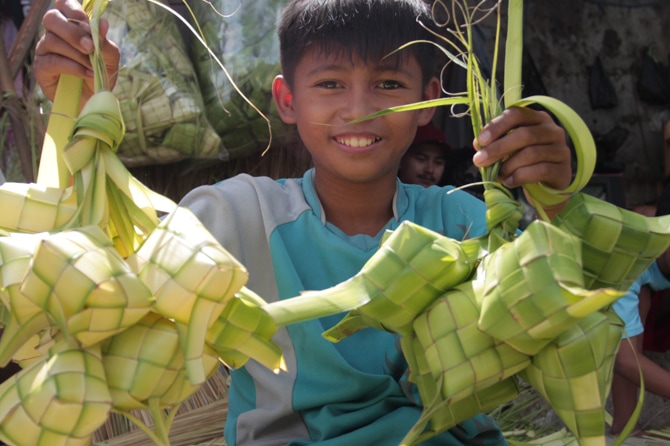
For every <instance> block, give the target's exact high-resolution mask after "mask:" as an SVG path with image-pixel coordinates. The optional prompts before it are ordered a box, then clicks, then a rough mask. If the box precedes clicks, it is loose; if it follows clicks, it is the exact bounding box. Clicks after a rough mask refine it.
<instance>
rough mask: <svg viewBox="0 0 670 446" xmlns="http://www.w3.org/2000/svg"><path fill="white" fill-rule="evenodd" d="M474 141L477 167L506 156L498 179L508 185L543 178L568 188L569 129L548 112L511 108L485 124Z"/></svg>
mask: <svg viewBox="0 0 670 446" xmlns="http://www.w3.org/2000/svg"><path fill="white" fill-rule="evenodd" d="M474 144H475V150H478V151H477V153H476V154H475V156H474V158H473V163H474V164H475V165H476V166H477V167H485V166H488V165H491V164H493V163H494V162H496V161H498V160H500V159H502V160H504V162H503V163H502V166H501V168H500V174H499V180H500V181H501V182H503V183H504V184H505V185H506V186H507V187H516V186H522V185H524V184H530V183H538V182H541V183H544V184H545V185H547V186H549V187H552V188H554V189H565V188H566V187H568V185H569V184H570V181H571V174H572V172H571V155H570V148H569V147H568V145H567V138H566V133H565V131H564V130H563V128H561V127H560V126H559V125H558V124H556V123H555V122H554V120H553V119H552V117H551V116H550V115H549V114H548V113H546V112H543V111H537V110H533V109H530V108H519V107H512V108H509V109H507V110H505V111H504V112H503V113H502V115H500V116H498V117H497V118H495V119H493V120H491V122H489V124H488V125H487V126H486V127H484V129H483V130H482V132H481V134H480V135H479V138H478V140H475V142H474ZM478 144H479V146H478Z"/></svg>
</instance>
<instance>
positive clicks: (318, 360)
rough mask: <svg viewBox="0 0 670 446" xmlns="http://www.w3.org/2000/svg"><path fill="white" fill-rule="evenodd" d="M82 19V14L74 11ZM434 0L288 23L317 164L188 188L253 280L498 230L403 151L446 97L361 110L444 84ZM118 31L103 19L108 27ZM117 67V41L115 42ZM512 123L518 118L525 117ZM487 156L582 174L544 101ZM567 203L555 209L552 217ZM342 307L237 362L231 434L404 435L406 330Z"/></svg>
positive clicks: (111, 52)
mask: <svg viewBox="0 0 670 446" xmlns="http://www.w3.org/2000/svg"><path fill="white" fill-rule="evenodd" d="M68 18H70V19H75V20H74V21H73V20H70V21H68V20H67V19H68ZM419 21H420V22H422V23H424V24H429V23H430V22H431V19H430V11H429V7H428V6H427V5H426V4H425V3H423V2H422V1H421V0H348V1H343V0H293V1H290V2H289V3H288V5H287V6H286V8H285V9H284V12H283V15H282V19H281V23H280V25H279V37H280V48H281V63H282V74H281V75H279V76H277V78H276V79H275V81H274V84H273V87H272V92H273V96H274V99H275V104H276V106H277V109H278V111H279V114H280V116H281V118H282V120H283V121H284V122H286V123H288V124H295V125H296V126H297V130H298V132H299V134H300V137H301V139H302V141H303V143H304V144H305V146H306V148H307V150H309V152H310V154H311V156H312V159H313V163H314V168H313V169H310V170H309V171H307V172H306V173H305V175H304V176H303V177H302V178H293V179H286V180H279V181H275V180H272V179H270V178H258V177H251V176H249V175H240V176H237V177H234V178H230V179H226V180H224V181H222V182H220V183H218V184H216V185H213V186H202V187H199V188H196V189H195V190H193V191H192V192H190V193H189V194H187V196H186V197H184V199H183V200H182V202H181V204H182V205H184V206H188V207H189V208H190V209H191V210H192V211H193V212H195V214H196V215H197V216H198V217H199V218H200V219H201V220H202V222H203V223H204V224H205V226H206V227H207V228H208V229H209V230H210V231H211V232H212V234H213V235H214V236H215V237H216V238H217V239H218V240H219V241H220V243H221V244H222V245H223V246H224V247H225V248H226V249H227V250H229V251H230V252H231V253H232V254H233V255H235V256H236V258H237V259H239V260H240V261H241V262H242V263H243V264H244V265H245V266H246V267H247V268H248V270H249V282H248V284H247V286H248V287H249V288H250V289H252V290H254V291H255V292H257V293H258V294H259V295H261V296H262V297H263V298H264V299H266V300H267V301H275V300H278V299H287V298H291V297H293V296H296V295H298V294H299V293H300V292H302V291H304V290H317V289H324V288H327V287H330V286H333V285H335V284H337V283H340V282H342V281H344V280H346V279H348V278H349V277H351V276H353V275H354V274H355V273H357V272H358V271H359V270H360V269H361V267H362V266H363V265H364V264H365V262H366V261H367V260H368V259H369V258H370V257H371V256H372V255H373V254H374V252H375V251H376V249H377V247H378V246H379V243H380V240H381V237H382V235H383V234H384V232H385V231H386V230H393V229H395V228H397V227H398V226H399V224H400V223H401V222H402V221H405V220H411V221H414V222H416V223H418V224H420V225H423V226H425V227H427V228H430V229H432V230H435V231H439V232H441V233H443V234H445V235H447V236H449V237H452V238H456V239H463V238H465V237H469V236H477V235H481V234H483V233H485V231H486V222H485V210H486V209H485V206H484V204H483V203H482V202H481V201H479V200H477V199H475V198H473V197H472V196H471V195H469V194H467V193H465V192H455V193H452V194H447V193H446V192H447V191H448V190H450V189H451V188H428V189H424V188H417V187H406V186H405V185H403V184H402V183H401V182H400V181H399V180H398V178H397V172H398V167H399V164H400V160H401V158H402V156H403V154H404V153H405V151H406V150H407V148H408V147H409V145H410V144H411V142H412V140H413V138H414V136H415V133H416V129H417V127H418V126H420V125H423V124H426V123H428V122H429V121H430V119H431V118H432V116H433V112H434V110H433V109H423V110H418V111H409V112H403V113H394V114H387V115H385V116H383V117H380V118H376V119H372V120H367V121H364V122H361V123H359V124H355V125H351V124H349V122H350V121H351V120H353V119H355V118H359V117H362V116H365V115H367V114H369V113H372V112H374V111H377V110H380V109H383V108H387V107H391V106H395V105H401V104H407V103H412V102H416V101H420V100H426V99H432V98H436V97H438V95H439V93H440V88H439V81H438V79H436V78H435V77H434V76H433V75H432V73H433V72H434V71H433V66H432V65H433V59H432V54H433V53H432V49H431V45H411V46H410V47H408V48H407V49H406V50H403V51H401V52H398V53H395V54H394V55H392V56H390V57H386V56H387V55H388V54H389V53H390V52H391V51H393V50H395V49H396V48H398V47H399V46H400V45H402V44H404V43H406V42H409V41H413V40H418V39H426V38H430V34H428V33H427V32H426V30H425V29H424V28H423V27H422V26H421V24H420V23H419ZM85 24H86V19H85V16H84V15H83V13H82V12H81V9H80V7H79V5H78V4H77V3H76V1H74V0H58V1H57V2H56V9H54V10H52V11H50V12H49V13H48V14H47V16H45V19H44V25H45V29H46V30H47V32H46V34H45V36H44V38H42V39H41V40H40V42H39V43H38V47H37V50H36V59H35V69H36V78H37V80H38V82H39V83H40V85H41V86H42V88H43V89H44V91H45V93H46V94H47V96H49V97H53V92H54V90H55V85H56V83H57V80H58V76H59V74H60V73H64V72H66V73H71V74H76V75H79V76H82V77H84V78H85V79H86V81H87V82H86V83H87V85H90V66H89V65H88V64H89V62H88V59H87V57H84V56H85V55H86V54H87V53H88V52H90V45H89V44H90V36H88V28H87V26H86V25H85ZM102 34H103V37H104V27H103V33H102ZM105 53H106V61H107V66H108V67H109V69H110V70H111V71H114V70H115V69H116V64H118V50H117V49H116V47H115V46H114V45H113V44H112V43H111V42H108V41H106V40H105ZM511 130H514V131H511ZM479 141H480V143H481V144H482V145H484V146H485V148H483V149H482V150H480V151H479V152H478V153H477V155H476V156H475V158H474V162H475V164H477V165H478V166H482V165H486V164H490V163H493V162H494V161H496V160H498V159H502V158H507V160H506V162H505V163H504V164H503V166H502V168H501V177H500V179H501V181H504V182H505V183H506V184H507V185H508V186H518V185H521V184H525V183H529V182H538V181H543V182H545V183H546V184H547V185H549V186H551V187H554V188H557V189H562V188H565V187H566V186H567V185H568V183H569V181H570V154H569V149H568V147H567V146H566V138H565V134H564V132H563V130H562V129H561V128H560V127H558V126H557V125H556V124H555V123H554V121H553V120H552V119H551V117H550V116H548V115H547V114H545V113H542V112H538V111H533V110H526V109H510V110H507V111H505V112H504V113H503V115H501V116H500V117H499V118H497V119H496V120H494V121H492V122H491V123H490V124H489V125H488V126H487V127H486V128H485V130H484V132H483V133H482V134H481V135H480V138H479ZM559 210H560V206H559V207H558V208H556V209H549V210H547V211H548V212H549V214H550V215H553V214H555V213H556V212H557V211H559ZM341 317H342V315H336V316H332V317H328V318H323V319H319V320H310V321H306V322H303V323H299V324H294V325H291V326H288V327H285V328H283V329H281V330H280V331H279V333H278V334H277V336H276V337H275V341H276V342H277V343H278V344H279V345H280V346H281V348H282V350H283V352H284V355H285V357H286V360H287V367H288V372H286V373H281V374H279V375H275V374H273V373H271V372H270V371H268V370H266V369H265V368H263V367H262V366H260V365H259V364H257V363H255V362H253V361H251V362H249V363H248V364H247V365H246V366H245V367H243V368H241V369H239V370H232V371H231V375H232V380H231V387H230V392H229V414H228V417H227V420H226V425H225V429H224V433H225V436H226V441H227V443H228V444H230V445H233V444H238V445H241V444H254V445H285V444H289V445H306V444H316V443H319V444H321V445H382V446H383V445H389V446H393V445H397V444H398V443H399V442H400V440H401V439H402V438H403V437H404V435H405V434H406V433H407V432H408V430H409V429H410V428H411V427H412V426H413V425H414V423H415V422H416V420H417V418H418V416H419V415H420V413H421V404H420V402H419V401H416V398H415V392H414V391H413V389H412V386H411V384H410V383H408V382H407V380H406V376H407V363H406V362H405V360H404V358H403V356H402V353H401V351H400V349H399V346H398V338H397V337H395V336H394V335H392V334H390V333H386V332H383V331H380V330H375V329H367V330H363V331H361V332H359V333H357V334H356V335H354V336H351V337H350V338H348V339H345V340H343V341H342V342H340V343H337V344H333V343H330V342H328V341H326V340H325V339H324V338H322V337H321V333H322V332H323V331H324V330H325V329H327V328H329V327H331V326H333V325H334V324H335V323H336V322H337V321H338V320H339V319H340V318H341ZM505 443H506V442H505V440H504V438H503V436H502V434H501V432H500V430H499V429H498V427H497V426H496V425H495V423H494V422H493V421H492V420H491V419H490V418H489V417H487V416H484V415H480V416H477V417H475V418H473V419H470V420H467V421H466V422H464V423H462V424H461V425H459V426H456V427H455V428H453V429H451V430H450V431H448V432H445V433H443V434H441V435H440V436H438V437H435V438H433V439H432V440H430V441H429V442H426V443H425V444H431V445H461V444H472V445H498V444H505Z"/></svg>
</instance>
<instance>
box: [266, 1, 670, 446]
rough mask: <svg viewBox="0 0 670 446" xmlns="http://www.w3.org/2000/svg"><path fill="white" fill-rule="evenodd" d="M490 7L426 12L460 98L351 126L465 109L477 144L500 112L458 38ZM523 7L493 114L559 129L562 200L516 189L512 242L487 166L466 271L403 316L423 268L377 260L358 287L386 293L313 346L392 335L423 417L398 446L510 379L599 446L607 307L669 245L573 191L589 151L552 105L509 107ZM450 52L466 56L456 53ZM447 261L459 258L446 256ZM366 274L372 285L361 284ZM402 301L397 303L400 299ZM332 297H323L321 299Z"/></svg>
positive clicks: (540, 99)
mask: <svg viewBox="0 0 670 446" xmlns="http://www.w3.org/2000/svg"><path fill="white" fill-rule="evenodd" d="M500 5H501V2H497V4H496V5H495V7H493V8H491V9H490V10H486V11H484V10H482V9H481V7H482V4H481V3H480V4H477V5H476V6H468V3H467V2H462V1H457V0H454V1H451V2H444V1H439V0H438V1H437V2H435V3H434V8H443V10H444V11H443V12H446V13H447V14H449V16H450V17H451V18H452V19H453V21H454V22H455V23H456V24H457V25H459V24H460V25H462V26H455V27H454V28H453V29H449V30H446V32H448V33H451V36H450V37H451V39H452V41H450V40H449V39H447V38H444V44H445V47H446V48H443V47H440V48H441V49H442V50H443V51H444V53H445V54H446V55H447V56H448V57H450V59H451V62H452V63H454V64H456V65H458V66H461V67H462V68H463V69H465V70H467V78H468V87H467V91H466V92H465V94H464V95H463V96H458V95H453V96H449V97H446V98H440V99H436V100H433V101H424V102H420V103H416V104H408V105H403V106H398V107H394V108H391V109H386V110H381V111H379V112H376V113H373V114H371V115H369V116H366V117H363V118H360V119H359V120H364V119H371V118H374V117H378V116H382V115H384V114H386V113H393V112H398V111H405V110H413V109H419V108H422V107H434V106H451V105H454V104H466V105H467V106H469V114H470V117H471V119H472V125H473V129H474V133H475V134H479V133H480V131H481V129H482V128H483V126H484V125H485V124H486V123H487V122H489V121H490V120H491V119H493V118H494V117H496V116H497V115H499V114H500V113H502V111H503V106H502V104H501V103H500V100H499V96H500V95H499V93H498V89H497V85H496V84H495V83H489V82H488V80H487V79H486V78H484V76H482V74H481V71H480V70H479V67H478V65H477V60H476V58H475V57H474V54H473V50H472V41H471V29H472V26H473V24H474V23H475V22H476V21H477V20H479V19H480V18H481V16H482V15H486V14H490V13H497V14H498V24H499V25H500V17H501V16H500V7H501V6H500ZM522 7H523V3H522V1H520V0H509V2H508V20H509V23H508V26H507V30H508V35H507V42H506V50H505V88H504V89H503V91H504V94H503V95H502V97H503V98H504V102H505V103H504V106H505V107H513V106H516V107H526V106H530V105H532V104H538V105H540V106H542V107H544V108H545V109H547V110H548V111H549V112H551V113H552V114H553V115H554V116H555V117H556V118H557V119H558V120H559V121H560V122H561V124H562V125H563V127H564V128H565V130H566V131H567V133H568V134H569V136H570V139H571V140H572V142H573V144H574V146H575V152H576V158H577V171H576V175H575V178H574V179H573V182H572V183H571V184H570V185H569V186H568V187H567V188H566V189H565V190H554V189H551V188H549V187H547V186H545V185H543V184H540V183H538V184H531V185H527V186H525V189H526V192H527V195H528V196H529V198H530V201H531V204H532V205H533V206H535V207H536V210H537V212H538V214H539V216H540V217H541V219H540V220H537V221H534V222H533V223H531V224H530V225H529V226H528V228H527V229H526V230H525V231H524V232H523V233H522V234H520V235H519V234H518V232H517V227H518V223H519V221H520V215H521V213H520V205H519V203H517V202H516V201H515V200H514V199H513V198H512V195H511V193H510V192H509V191H507V190H506V189H505V188H504V187H503V186H502V185H500V184H499V183H497V182H496V178H497V172H498V168H499V166H498V165H494V166H491V167H487V168H484V169H482V172H481V173H482V178H483V180H484V187H485V194H484V198H485V201H486V205H487V208H488V211H487V214H486V220H487V228H488V233H487V234H486V235H484V236H481V237H479V238H477V239H473V240H464V241H456V242H453V243H455V244H456V245H460V246H461V249H460V250H461V251H462V252H467V253H468V255H466V258H467V260H468V262H469V263H468V264H469V266H470V267H472V269H470V270H469V272H468V273H467V274H464V275H463V276H462V277H459V278H458V279H457V280H456V282H455V283H448V282H447V281H444V282H442V283H443V285H444V288H442V289H441V290H440V289H439V288H436V289H435V290H433V292H432V293H431V294H432V295H433V296H435V297H434V299H435V300H434V301H433V302H432V303H431V302H430V299H429V298H427V299H426V300H425V301H423V302H421V305H418V306H417V307H416V308H412V307H411V304H405V303H404V298H405V297H403V294H405V295H407V296H412V295H414V294H415V293H417V290H418V289H420V287H421V286H423V285H425V281H423V282H422V281H421V280H420V279H419V277H421V275H422V272H423V270H422V269H423V268H426V269H427V270H430V268H431V267H426V266H424V265H423V264H422V265H421V266H420V267H419V268H413V273H415V274H416V277H415V278H411V277H410V276H409V275H407V276H404V275H402V274H400V275H398V274H397V272H398V271H405V270H409V269H410V268H406V269H404V268H403V267H401V266H399V264H401V263H402V261H404V262H406V263H407V264H408V265H409V264H410V263H411V258H412V257H413V256H416V257H421V255H420V254H413V255H412V257H410V256H406V257H404V258H402V259H397V258H394V259H392V258H391V257H385V256H381V255H380V257H379V259H378V261H375V260H374V256H373V259H371V261H369V262H368V264H366V265H365V267H364V269H363V270H362V271H361V272H360V273H359V275H357V277H358V276H361V277H362V276H365V277H380V278H381V277H384V274H383V273H382V271H385V270H386V269H387V268H388V270H389V271H393V272H394V274H389V275H388V276H386V279H390V280H391V282H387V283H384V282H381V281H380V282H378V283H375V288H374V289H372V290H371V294H370V301H369V302H368V303H366V304H364V305H363V306H361V307H360V308H357V309H356V310H354V311H352V312H350V313H348V314H347V315H346V316H345V317H344V318H343V319H342V321H341V322H340V323H339V324H338V325H336V326H335V327H333V328H331V329H330V330H328V331H326V332H325V333H324V336H325V337H326V338H327V339H330V340H332V341H335V342H336V341H338V340H339V339H342V338H344V337H346V336H349V335H354V336H355V332H356V331H358V330H360V329H361V328H363V327H365V326H370V327H375V328H377V329H383V330H387V331H390V332H393V333H397V334H399V335H400V336H401V341H400V342H401V348H402V351H403V353H404V355H405V357H406V359H407V362H408V365H409V368H410V375H409V378H410V380H411V381H413V382H414V383H416V385H417V388H418V391H419V394H420V396H421V400H422V402H423V413H422V416H421V417H420V419H419V420H418V422H417V424H416V425H415V426H414V428H413V429H412V430H411V431H410V432H408V434H407V436H406V437H405V438H404V439H403V441H402V444H403V445H413V444H417V443H419V442H422V441H425V440H427V439H428V438H431V437H432V436H434V435H436V434H438V433H440V432H443V431H445V430H447V429H449V428H450V427H453V426H454V425H455V424H457V423H458V422H459V421H462V420H464V419H466V418H468V417H470V416H472V415H474V414H476V413H479V412H484V411H487V410H490V409H491V408H492V407H495V405H497V404H501V403H502V402H504V401H506V400H507V401H508V400H511V399H513V398H514V397H515V396H516V394H517V390H516V388H517V387H516V379H518V378H519V377H523V378H524V379H525V380H527V381H528V382H529V383H530V384H531V385H532V386H533V387H535V388H536V389H537V390H538V391H539V392H540V394H541V395H542V396H543V397H544V398H545V399H546V400H547V402H548V403H549V404H550V405H551V407H553V408H554V409H555V411H556V413H557V414H558V415H559V417H560V418H561V419H562V420H563V421H564V422H565V423H566V426H568V427H569V429H570V430H571V431H572V433H573V434H574V435H575V437H576V439H577V440H578V441H579V442H580V443H581V444H585V445H588V446H592V445H593V446H595V445H601V446H605V445H606V444H607V443H606V438H605V428H606V425H605V407H604V404H605V399H606V397H607V393H608V390H609V387H610V384H611V377H612V366H613V357H614V355H615V352H616V350H617V349H618V345H619V341H620V339H621V334H622V324H621V321H620V320H619V319H618V318H617V316H616V315H615V314H614V313H613V312H612V310H611V308H610V306H611V304H612V303H613V302H614V301H615V300H616V299H617V298H618V297H619V296H621V295H622V294H623V293H624V292H625V290H626V289H627V288H628V287H629V286H630V285H631V284H632V282H633V281H634V280H635V279H636V278H637V277H638V276H639V275H640V274H641V273H642V271H644V270H645V269H646V268H647V267H648V266H649V265H650V264H651V263H652V262H653V261H654V260H655V258H656V257H657V256H658V255H660V254H661V253H662V252H663V251H665V250H666V249H667V247H668V246H670V218H668V217H653V218H649V217H643V216H641V215H638V214H633V213H632V212H630V211H626V210H623V209H620V208H618V207H616V206H614V205H612V204H610V203H607V202H604V201H602V200H598V199H596V198H594V197H591V196H588V195H585V194H583V193H582V192H581V189H582V188H583V187H584V186H585V185H586V183H587V182H588V181H589V179H590V176H591V174H592V172H593V168H594V166H595V144H594V142H593V138H592V136H591V134H590V132H589V131H588V127H587V126H586V124H585V123H584V122H583V121H582V120H581V118H580V117H579V116H578V115H577V114H576V113H575V112H574V111H573V110H572V109H570V108H569V107H568V106H567V105H566V104H563V103H561V102H560V101H557V100H556V99H553V98H549V97H545V96H533V97H527V98H522V97H521V82H520V81H521V77H520V73H521V70H520V67H521V51H522V16H523V13H522V11H523V10H522ZM453 41H456V42H458V43H459V44H460V45H462V46H463V47H465V48H467V49H468V50H467V51H465V52H463V51H461V50H460V49H459V47H458V45H457V44H454V43H453ZM410 44H425V43H424V42H413V43H410ZM438 46H439V45H438ZM496 46H497V45H496ZM496 63H497V56H496V57H494V65H493V69H492V72H496ZM359 120H357V121H359ZM566 200H568V204H567V206H566V207H565V209H564V210H563V211H562V212H561V214H560V215H559V216H557V217H556V218H555V219H554V221H553V222H549V221H548V220H549V219H548V218H547V217H546V215H545V214H544V211H543V206H554V205H556V204H559V203H562V202H564V201H566ZM412 225H413V224H412V223H407V222H405V223H403V224H402V225H401V226H400V227H399V228H398V229H396V231H395V232H400V233H402V234H404V235H405V238H404V239H403V243H404V244H406V245H408V246H414V243H416V245H415V246H416V247H417V249H429V248H428V247H427V246H426V245H425V244H423V243H421V242H420V241H419V240H418V237H417V238H416V240H415V234H417V233H419V232H420V231H418V230H417V231H408V230H407V227H409V226H412ZM393 235H394V234H392V235H391V236H389V237H387V240H386V242H384V243H383V244H382V246H381V247H380V251H381V252H385V251H386V250H387V247H386V246H385V243H388V241H389V240H391V239H392V237H393ZM439 237H440V236H437V238H438V239H439ZM441 244H442V242H439V241H437V240H436V241H435V242H433V245H441ZM404 251H407V250H404ZM452 251H453V252H458V251H459V249H458V248H456V247H453V248H452ZM400 260H402V261H400ZM387 261H388V266H387V265H386V262H387ZM373 267H374V268H378V269H379V270H380V272H376V271H371V270H370V268H373ZM432 267H434V266H432ZM357 277H354V278H353V279H351V280H349V281H347V282H344V283H342V284H340V285H336V286H335V287H334V288H335V289H337V288H341V287H346V286H351V287H352V293H353V292H358V290H359V287H358V286H357V284H356V282H357V281H358V280H357ZM401 279H406V282H405V281H403V280H401ZM404 288H406V290H407V291H406V292H404V293H403V289H404ZM378 290H384V293H380V292H378ZM331 292H332V290H324V294H326V295H327V294H329V293H331ZM418 294H420V292H419V293H418ZM396 302H403V307H402V308H403V309H408V308H412V309H411V311H405V312H404V314H403V316H404V318H403V319H402V323H400V324H399V323H397V320H398V318H397V316H396V311H397V305H396ZM268 306H272V304H270V305H268ZM409 319H412V321H411V322H409ZM583 356H587V358H586V359H584V358H583ZM635 421H636V420H635V419H634V418H633V419H631V421H630V423H629V425H628V426H627V428H626V429H625V430H624V432H623V433H622V435H621V436H620V437H619V439H617V440H616V442H615V443H616V444H620V443H621V442H622V441H623V440H624V439H625V437H626V436H627V435H628V434H629V433H630V429H631V428H632V425H633V424H634V423H635Z"/></svg>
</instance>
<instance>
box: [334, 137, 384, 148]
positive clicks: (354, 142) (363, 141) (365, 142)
mask: <svg viewBox="0 0 670 446" xmlns="http://www.w3.org/2000/svg"><path fill="white" fill-rule="evenodd" d="M378 139H379V138H347V139H338V140H337V141H338V142H339V143H340V144H344V145H345V146H349V147H366V146H369V145H370V144H372V143H373V142H375V141H377V140H378Z"/></svg>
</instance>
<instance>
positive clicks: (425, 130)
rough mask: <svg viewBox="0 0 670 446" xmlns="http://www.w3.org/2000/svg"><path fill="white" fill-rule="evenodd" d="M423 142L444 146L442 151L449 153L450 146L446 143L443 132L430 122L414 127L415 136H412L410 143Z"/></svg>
mask: <svg viewBox="0 0 670 446" xmlns="http://www.w3.org/2000/svg"><path fill="white" fill-rule="evenodd" d="M424 143H435V144H438V145H440V146H442V147H443V148H444V151H445V152H446V153H447V154H449V153H451V147H449V144H447V140H446V138H445V137H444V132H442V130H440V129H438V128H437V127H435V125H433V124H432V123H429V124H426V125H423V126H420V127H418V128H417V129H416V136H415V137H414V141H413V142H412V145H414V144H424Z"/></svg>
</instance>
